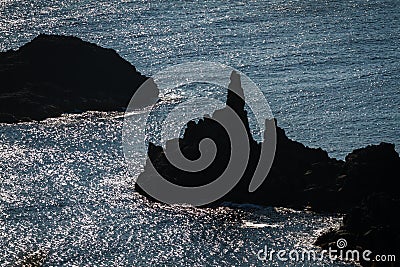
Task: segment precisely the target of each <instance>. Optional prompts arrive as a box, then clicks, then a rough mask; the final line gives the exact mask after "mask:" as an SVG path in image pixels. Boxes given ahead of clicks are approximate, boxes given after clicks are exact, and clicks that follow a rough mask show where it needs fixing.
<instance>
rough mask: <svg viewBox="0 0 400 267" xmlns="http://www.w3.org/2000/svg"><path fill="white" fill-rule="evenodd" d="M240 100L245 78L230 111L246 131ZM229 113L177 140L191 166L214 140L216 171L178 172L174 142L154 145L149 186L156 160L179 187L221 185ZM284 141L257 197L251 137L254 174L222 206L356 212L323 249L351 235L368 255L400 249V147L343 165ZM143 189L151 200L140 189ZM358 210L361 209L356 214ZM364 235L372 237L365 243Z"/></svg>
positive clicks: (378, 149) (280, 134)
mask: <svg viewBox="0 0 400 267" xmlns="http://www.w3.org/2000/svg"><path fill="white" fill-rule="evenodd" d="M238 95H243V91H242V89H241V86H240V77H239V75H238V74H236V73H232V75H231V84H230V85H229V90H228V96H227V106H229V107H231V108H232V109H233V110H234V111H235V112H236V113H237V115H238V116H239V117H240V119H241V120H242V122H243V123H244V124H245V128H246V129H249V124H248V119H247V112H246V111H245V109H244V106H245V103H244V101H243V100H242V98H240V97H239V96H238ZM225 109H226V108H224V109H222V110H217V111H215V112H214V114H213V115H212V117H211V118H209V117H205V118H203V119H201V120H199V121H198V122H195V121H190V122H189V123H188V124H187V126H186V130H185V133H184V135H183V138H180V139H178V140H174V142H176V141H177V142H178V143H179V147H180V149H181V151H182V154H183V155H184V156H185V157H186V158H188V159H191V160H195V159H198V158H199V157H200V151H199V144H200V141H201V140H203V139H204V138H211V139H212V140H214V142H215V143H216V146H217V154H216V157H215V160H214V161H213V163H212V164H211V165H210V166H209V167H208V168H206V169H205V170H202V171H200V172H187V171H182V170H179V169H178V168H176V167H174V166H172V165H171V164H170V163H169V161H168V159H167V157H166V156H165V155H166V154H173V153H174V151H172V150H173V148H172V147H171V146H169V145H168V143H169V142H172V141H168V142H167V146H166V150H165V151H164V150H163V148H162V147H161V146H156V145H154V144H152V143H150V144H149V148H148V161H147V164H146V166H145V169H144V171H143V172H142V173H141V174H140V175H139V177H138V181H139V180H141V181H142V182H143V181H149V180H151V179H152V177H154V175H155V174H154V170H153V169H152V168H149V167H148V164H149V163H150V161H151V162H152V163H153V166H154V167H155V169H156V170H157V172H158V173H159V174H161V175H162V176H163V177H164V178H165V179H167V180H168V181H170V182H173V183H175V184H179V185H184V186H199V185H204V184H207V183H209V182H211V181H213V180H214V179H216V178H218V177H219V176H220V175H221V173H222V172H223V171H224V169H225V168H226V166H227V164H228V162H229V158H230V151H231V150H230V142H229V137H228V135H227V133H226V132H225V130H224V128H223V127H221V126H220V125H219V124H218V123H217V122H215V121H214V120H212V118H214V119H215V118H216V117H218V116H220V114H223V113H224V112H225ZM275 123H276V121H275ZM266 134H268V130H267V131H266ZM276 134H277V147H276V153H275V158H274V161H273V164H272V168H271V170H270V172H269V174H268V176H267V178H266V179H265V181H264V182H263V184H262V185H261V186H260V187H259V188H258V189H257V190H256V191H254V192H252V193H249V191H248V188H249V183H250V181H251V178H252V176H253V174H254V171H255V169H256V166H257V163H258V160H259V157H260V152H261V149H262V146H261V144H260V143H257V142H256V141H254V139H253V138H252V136H251V134H250V131H249V130H248V138H249V141H250V159H249V161H248V165H247V168H246V170H245V172H244V174H243V176H242V177H241V180H240V182H239V183H238V184H237V185H236V186H235V187H234V188H233V189H232V190H231V191H230V192H229V193H228V194H227V195H225V196H224V197H222V198H221V199H220V200H219V202H222V201H231V202H236V203H255V204H261V205H268V206H284V207H292V208H306V207H307V208H310V209H313V210H315V211H320V212H344V213H348V215H347V216H346V218H345V220H344V223H343V226H342V228H341V229H339V230H332V232H330V233H328V234H325V235H324V236H322V237H321V238H320V239H319V240H318V242H317V244H319V245H322V246H323V247H326V246H327V245H328V246H329V245H332V244H333V243H334V242H336V240H337V237H339V236H341V233H342V232H343V231H345V233H346V236H347V237H349V240H350V242H353V243H354V245H355V246H356V245H360V244H361V242H366V243H362V244H363V247H364V248H370V249H372V248H374V249H375V248H377V247H378V246H379V245H380V244H383V243H385V242H388V244H394V243H393V242H397V243H396V244H397V247H398V244H400V243H399V241H400V240H399V235H398V233H399V231H398V230H399V227H398V223H397V221H396V220H395V219H394V218H395V217H396V216H397V214H398V212H396V210H397V211H398V199H399V196H400V194H399V186H400V182H399V178H398V177H399V173H400V158H399V155H398V153H397V152H396V151H395V149H394V145H392V144H387V143H381V144H379V145H371V146H368V147H366V148H362V149H357V150H354V151H353V152H352V153H350V154H349V155H348V156H347V157H346V159H345V161H340V160H336V159H333V158H330V157H329V156H328V153H327V152H326V151H324V150H322V149H321V148H317V149H315V148H309V147H306V146H304V145H303V144H301V143H299V142H296V141H293V140H290V139H289V138H288V137H287V136H286V134H285V132H284V130H283V129H281V128H279V127H276ZM174 149H175V148H174ZM136 190H137V191H138V192H139V193H141V194H143V195H145V196H147V197H149V198H151V197H150V196H149V195H147V193H146V192H144V191H143V189H142V188H140V186H139V185H138V183H137V184H136ZM160 190H162V188H160ZM377 194H378V195H377ZM153 200H154V199H153ZM378 200H379V203H382V205H387V206H386V207H384V208H380V206H379V204H376V203H377V201H378ZM214 204H218V203H214ZM357 206H360V207H361V208H355V207H357ZM360 209H361V210H360ZM388 233H390V234H389V235H388ZM360 235H363V236H364V235H366V237H365V238H364V239H360V238H359V236H360ZM365 240H369V241H365ZM368 242H369V243H368ZM376 251H377V252H378V251H380V250H376ZM390 251H392V250H390Z"/></svg>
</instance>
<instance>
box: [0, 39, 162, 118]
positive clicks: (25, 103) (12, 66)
mask: <svg viewBox="0 0 400 267" xmlns="http://www.w3.org/2000/svg"><path fill="white" fill-rule="evenodd" d="M147 79H148V78H147V77H145V76H143V75H141V74H140V73H139V72H138V71H137V70H136V69H135V67H134V66H132V65H131V64H130V63H129V62H127V61H126V60H124V59H123V58H121V57H120V56H119V55H118V54H117V53H116V52H115V50H112V49H106V48H102V47H99V46H97V45H95V44H92V43H88V42H84V41H82V40H81V39H79V38H77V37H69V36H57V35H44V34H42V35H39V36H38V37H36V38H35V39H33V40H32V41H31V42H29V43H27V44H25V45H23V46H22V47H20V48H19V49H18V50H16V51H12V50H10V51H7V52H1V53H0V81H1V84H0V122H6V123H13V122H19V121H30V120H42V119H45V118H48V117H56V116H59V115H60V114H62V113H71V112H81V111H87V110H98V111H116V110H124V108H126V107H127V105H128V102H129V100H130V99H131V97H132V96H133V94H134V93H135V91H136V90H137V88H138V87H139V86H140V85H141V84H142V83H143V82H144V81H146V80H147ZM152 89H154V90H151V91H152V92H148V98H151V97H154V98H156V97H157V96H158V90H157V88H156V86H154V87H153V88H152ZM144 100H146V99H144ZM144 104H145V103H144Z"/></svg>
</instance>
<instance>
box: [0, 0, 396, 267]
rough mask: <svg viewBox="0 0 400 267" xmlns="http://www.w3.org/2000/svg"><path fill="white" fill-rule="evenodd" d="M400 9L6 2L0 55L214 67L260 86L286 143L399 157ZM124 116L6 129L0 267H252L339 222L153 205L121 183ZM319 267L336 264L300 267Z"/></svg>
mask: <svg viewBox="0 0 400 267" xmlns="http://www.w3.org/2000/svg"><path fill="white" fill-rule="evenodd" d="M399 10H400V2H399V1H397V0H373V1H365V0H359V1H356V0H350V1H313V0H308V1H294V0H285V1H283V0H282V1H278V0H273V1H252V2H249V3H247V2H238V1H232V2H230V3H224V4H221V3H220V2H217V1H199V2H196V3H185V2H177V1H157V2H152V3H148V2H146V1H94V0H92V1H79V2H78V1H56V2H55V1H40V2H39V1H36V2H32V1H13V0H0V50H3V51H5V50H7V49H11V48H17V47H19V46H20V45H21V44H23V43H25V42H27V41H29V40H30V39H32V38H33V37H35V36H36V35H37V34H38V33H41V32H45V33H58V34H69V35H76V36H79V37H81V38H83V39H84V40H88V41H92V42H95V43H97V44H100V45H102V46H105V47H111V48H114V49H116V50H117V51H118V52H119V53H120V54H121V55H122V56H123V57H124V58H126V59H127V60H128V61H130V62H131V63H132V64H134V65H135V66H136V67H137V68H138V70H140V71H141V72H142V73H144V74H146V75H152V74H154V73H156V72H157V71H159V70H162V69H163V68H165V67H167V66H170V65H172V64H177V63H183V62H188V61H194V60H212V61H218V62H221V63H224V64H227V65H230V66H232V67H235V68H238V69H239V70H241V71H242V72H244V73H245V74H247V75H248V76H249V77H250V78H251V79H253V80H254V81H255V82H256V83H257V84H258V85H259V86H260V88H261V89H262V91H263V93H264V94H265V96H266V97H267V99H268V100H269V102H270V106H271V108H272V111H273V113H274V115H275V116H276V117H277V118H278V121H279V124H280V125H281V126H282V127H284V128H285V129H286V130H287V132H288V135H289V136H290V137H292V138H293V139H296V140H298V141H301V142H303V143H305V144H307V145H309V146H313V147H317V146H321V147H322V148H324V149H326V150H327V151H328V152H329V153H330V155H332V156H335V157H338V158H343V157H344V156H345V155H346V154H347V153H348V152H350V151H351V150H352V149H354V148H357V147H361V146H364V145H367V144H371V143H377V142H380V141H387V142H392V143H395V144H396V145H397V150H398V151H399V146H400V131H399V121H400V93H399V78H400V51H399V47H400V41H399V39H400V38H399V37H400V27H399V16H400V14H399V13H400V12H399ZM200 89H201V90H202V91H203V92H205V93H206V94H208V95H215V94H217V95H218V94H220V93H218V92H217V93H215V92H214V91H213V90H214V89H213V88H211V89H210V88H200ZM179 93H184V96H183V97H184V98H187V99H190V98H191V97H193V96H194V95H195V94H196V92H195V90H192V89H191V88H188V89H187V90H186V89H185V90H181V91H179ZM118 115H121V114H113V113H110V114H104V113H90V112H89V113H85V114H83V115H68V116H64V117H63V118H58V119H49V120H46V121H45V122H40V123H24V124H18V125H0V138H1V139H0V140H1V141H0V146H1V149H0V265H1V266H2V265H5V266H7V265H11V263H12V262H15V261H16V260H17V259H20V258H21V257H23V256H24V255H26V254H29V253H32V252H35V251H38V250H42V251H44V252H45V253H48V258H47V261H46V263H47V265H48V266H56V265H69V266H93V265H97V266H110V265H113V264H114V265H116V266H117V265H118V266H119V265H134V266H146V265H150V264H151V265H173V264H176V265H187V266H192V265H220V266H221V265H228V263H229V264H231V265H260V264H261V262H260V261H258V260H257V258H256V255H255V253H256V252H257V251H258V250H259V249H261V248H262V247H263V246H264V245H265V244H268V246H272V247H273V248H277V249H283V248H284V249H291V248H295V247H296V248H297V247H298V248H309V247H311V246H312V245H311V244H312V242H313V241H314V240H315V238H316V236H317V235H318V232H319V231H321V229H325V228H327V227H331V226H334V225H337V223H338V222H339V221H340V218H339V217H337V216H328V215H315V214H310V213H304V212H294V211H290V210H284V209H273V208H261V207H255V206H232V205H227V206H225V207H221V208H216V209H195V208H192V207H168V206H164V205H159V204H152V203H149V202H147V201H146V200H145V199H143V198H142V197H140V196H139V195H138V194H136V193H135V192H134V190H133V181H134V179H135V177H134V176H135V175H130V174H128V173H127V171H126V168H125V163H124V160H123V156H122V148H121V127H122V121H121V119H115V118H114V116H118ZM137 167H138V168H137V173H139V172H140V169H141V167H142V166H141V165H140V164H139V163H138V166H137ZM275 264H279V262H275ZM303 264H304V263H297V264H296V263H291V265H298V266H302V265H303ZM318 264H319V265H323V264H325V265H332V266H337V265H338V264H336V263H335V264H329V262H315V263H314V262H313V263H305V264H304V265H306V266H307V265H313V266H314V265H318ZM266 265H267V264H266Z"/></svg>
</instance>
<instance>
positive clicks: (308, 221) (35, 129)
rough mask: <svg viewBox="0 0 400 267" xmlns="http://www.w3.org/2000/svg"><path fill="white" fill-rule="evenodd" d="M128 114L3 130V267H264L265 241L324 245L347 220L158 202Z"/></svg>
mask: <svg viewBox="0 0 400 267" xmlns="http://www.w3.org/2000/svg"><path fill="white" fill-rule="evenodd" d="M118 115H119V114H104V113H93V112H89V113H85V114H83V115H69V116H64V117H63V118H56V119H48V120H46V121H44V122H40V123H24V124H18V125H2V126H1V128H0V138H1V140H2V142H1V157H0V173H1V183H0V188H1V191H0V212H1V213H0V265H1V266H3V265H5V266H11V265H12V264H11V263H14V262H16V261H17V262H18V260H19V259H21V258H23V257H24V256H26V255H29V254H32V253H34V252H37V251H38V250H41V251H43V252H44V253H47V254H48V258H47V260H46V264H47V266H59V265H66V266H94V265H96V266H111V265H114V266H149V265H152V266H160V265H163V266H165V265H168V266H171V265H178V266H181V265H182V266H200V265H203V266H204V265H209V266H210V265H214V266H224V265H237V266H240V265H245V266H248V265H260V264H261V262H260V261H258V259H257V257H256V253H257V252H258V251H259V250H260V249H262V248H264V245H268V247H270V248H275V249H294V248H297V249H301V248H307V249H308V248H312V249H315V247H313V246H312V243H313V241H314V240H315V238H316V237H317V236H318V233H320V231H321V230H323V229H326V228H328V227H332V226H335V225H337V224H338V223H339V221H340V217H338V216H327V215H324V216H321V215H316V214H312V213H305V212H296V211H292V210H287V209H274V208H262V207H258V206H251V205H236V206H235V205H232V204H229V205H227V206H224V207H220V208H213V209H211V208H208V209H197V208H193V207H182V206H172V207H171V206H167V205H161V204H154V203H150V202H148V201H147V200H146V199H144V198H143V197H142V196H140V195H139V194H137V193H135V192H134V190H133V188H132V187H133V180H132V178H133V177H132V176H131V175H128V174H127V173H126V168H125V161H124V158H123V155H122V148H121V145H122V143H121V131H122V129H121V128H122V120H121V119H115V118H113V117H114V116H118ZM138 171H139V169H138ZM327 262H328V261H327V260H325V261H322V262H316V263H315V265H316V266H319V265H320V266H322V265H323V264H326V263H327ZM328 263H329V262H328ZM275 264H276V265H278V264H279V262H275ZM303 264H304V263H303V262H301V263H298V265H299V266H302V265H303ZM308 264H311V263H308ZM313 264H314V263H313ZM293 265H296V263H295V262H293ZM335 266H336V265H335Z"/></svg>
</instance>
